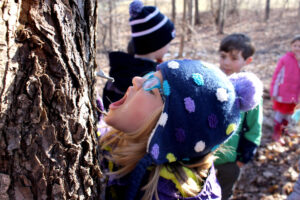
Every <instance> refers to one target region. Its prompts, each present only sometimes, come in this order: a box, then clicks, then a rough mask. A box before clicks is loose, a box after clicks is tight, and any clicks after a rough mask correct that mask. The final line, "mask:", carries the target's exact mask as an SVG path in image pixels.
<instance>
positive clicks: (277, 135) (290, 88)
mask: <svg viewBox="0 0 300 200" xmlns="http://www.w3.org/2000/svg"><path fill="white" fill-rule="evenodd" d="M299 94H300V35H297V36H295V37H294V38H293V39H292V41H291V51H290V52H287V53H286V54H285V55H284V56H283V57H282V58H280V60H279V61H278V64H277V67H276V69H275V71H274V74H273V78H272V82H271V86H270V95H271V97H272V99H273V109H274V111H275V116H274V132H273V135H272V139H273V140H275V141H279V142H280V143H281V144H284V140H282V138H281V135H282V132H283V131H284V128H285V127H286V126H287V125H288V119H289V117H290V115H291V114H293V111H294V108H295V106H296V104H297V103H298V102H299Z"/></svg>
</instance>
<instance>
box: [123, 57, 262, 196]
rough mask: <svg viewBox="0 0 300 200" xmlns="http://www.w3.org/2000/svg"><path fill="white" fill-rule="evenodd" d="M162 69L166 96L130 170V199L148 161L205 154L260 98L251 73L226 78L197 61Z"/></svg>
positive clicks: (188, 159) (165, 65) (164, 65)
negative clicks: (143, 151) (142, 151)
mask: <svg viewBox="0 0 300 200" xmlns="http://www.w3.org/2000/svg"><path fill="white" fill-rule="evenodd" d="M158 70H160V71H161V73H162V75H163V93H164V95H165V97H166V100H165V104H164V108H163V111H162V114H161V116H160V119H159V120H158V123H157V124H156V127H155V128H154V130H153V132H152V134H151V136H150V138H149V140H148V147H147V154H146V155H145V156H144V157H143V158H142V159H141V160H140V162H139V163H138V164H137V167H136V168H135V170H134V171H133V172H132V174H131V184H132V185H131V186H130V187H129V191H128V199H133V198H134V196H135V193H136V191H137V190H138V188H139V185H140V182H139V181H140V180H141V179H142V177H143V175H144V173H145V170H146V169H147V166H150V165H151V164H156V165H159V164H164V163H170V162H175V161H183V162H192V161H193V160H199V159H201V158H202V157H204V156H205V155H207V154H208V153H210V152H212V151H214V150H215V149H216V148H217V147H218V146H219V145H220V144H221V143H223V142H224V141H225V140H227V139H228V138H229V137H230V136H231V135H232V134H233V133H234V132H235V131H236V130H237V127H238V126H239V121H240V111H247V110H250V109H252V108H254V107H255V106H257V105H258V103H259V101H260V99H261V97H262V91H263V90H262V88H263V87H262V83H261V81H260V80H259V79H258V78H257V77H256V76H255V75H254V74H253V73H249V72H248V73H246V72H244V73H238V74H233V75H232V76H230V77H229V78H228V77H227V76H226V75H225V74H224V73H223V72H222V71H221V70H219V69H218V68H216V67H212V66H208V65H205V64H203V63H202V62H201V61H195V60H173V61H169V62H165V63H162V64H160V65H159V66H158Z"/></svg>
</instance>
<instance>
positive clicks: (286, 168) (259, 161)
mask: <svg viewBox="0 0 300 200" xmlns="http://www.w3.org/2000/svg"><path fill="white" fill-rule="evenodd" d="M270 16H271V17H270V19H269V20H268V22H267V23H266V22H264V20H263V18H264V13H263V12H261V13H260V12H255V11H240V13H239V15H231V16H230V17H228V18H227V19H226V20H227V21H226V24H225V28H224V34H222V35H218V34H217V33H216V28H215V26H214V23H213V20H212V19H213V18H212V16H211V14H209V13H207V14H202V15H201V20H202V24H201V25H200V26H198V27H193V28H190V30H191V34H190V35H189V36H187V37H186V38H185V44H184V56H183V58H189V59H200V60H204V61H207V62H211V63H214V64H216V65H218V59H219V54H218V47H219V43H220V41H221V39H222V38H223V37H225V36H226V35H228V34H231V33H238V32H240V33H245V34H247V35H248V36H250V37H251V39H252V40H253V42H254V44H255V47H256V53H255V55H254V60H253V62H252V63H251V64H250V65H249V66H246V67H245V70H246V71H252V72H254V73H256V74H257V75H258V77H259V78H260V79H261V80H262V81H263V83H264V121H263V136H262V140H261V145H260V147H259V148H258V151H257V153H256V156H255V158H254V159H253V161H251V162H250V163H248V164H246V165H245V166H244V167H243V169H242V174H241V177H240V180H239V181H238V182H237V184H236V188H235V191H234V195H233V197H232V199H242V200H243V199H245V200H258V199H260V200H283V199H286V197H287V195H288V194H289V193H290V192H291V191H292V188H293V184H294V182H295V181H296V180H297V178H298V175H299V169H298V168H297V162H298V160H299V159H300V131H297V129H299V130H300V128H299V127H300V125H299V127H296V126H290V132H293V133H297V134H295V135H294V136H284V140H285V141H286V145H284V146H282V145H280V144H279V143H277V142H273V141H272V139H271V134H272V121H273V120H272V114H273V113H272V109H271V106H272V103H271V101H270V96H269V84H270V81H271V78H272V74H273V71H274V69H275V67H276V62H277V61H278V59H279V58H280V57H281V56H282V55H283V54H284V53H285V52H286V51H288V50H289V47H290V45H289V42H290V40H291V38H292V37H293V36H294V35H296V34H300V23H299V21H300V20H299V17H298V19H297V13H296V11H295V10H273V11H272V12H271V15H270ZM178 21H179V20H178ZM123 26H124V27H125V26H128V24H124V25H123ZM176 27H178V28H176V31H177V37H176V38H175V39H174V40H173V41H172V43H171V48H170V51H169V53H168V54H167V55H166V56H165V58H164V60H169V59H175V58H177V57H178V52H179V46H180V45H179V43H180V35H181V34H180V31H181V30H180V25H179V24H177V23H176ZM120 29H122V27H120ZM124 29H127V30H128V28H124ZM128 35H130V33H129V32H128V33H127V36H128ZM127 38H128V37H127ZM127 41H128V40H127ZM127 41H122V44H120V46H118V45H117V48H116V49H113V50H123V51H125V50H126V44H127ZM97 63H98V64H99V66H100V68H102V69H103V70H104V71H105V72H106V73H107V72H108V69H109V68H108V61H107V53H105V51H104V50H101V49H99V48H98V54H97ZM97 83H98V86H97V87H98V90H99V93H100V94H101V93H102V88H103V84H104V82H103V80H100V79H99V80H98V82H97Z"/></svg>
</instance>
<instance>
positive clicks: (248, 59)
mask: <svg viewBox="0 0 300 200" xmlns="http://www.w3.org/2000/svg"><path fill="white" fill-rule="evenodd" d="M252 60H253V57H252V56H251V57H249V58H247V59H246V64H247V65H249V64H250V63H251V62H252Z"/></svg>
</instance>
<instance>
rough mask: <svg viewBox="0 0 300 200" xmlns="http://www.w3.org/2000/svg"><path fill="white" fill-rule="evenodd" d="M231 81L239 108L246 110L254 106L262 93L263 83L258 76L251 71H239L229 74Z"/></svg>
mask: <svg viewBox="0 0 300 200" xmlns="http://www.w3.org/2000/svg"><path fill="white" fill-rule="evenodd" d="M229 79H230V81H231V82H232V84H233V86H234V88H235V91H236V94H237V99H236V103H237V104H238V106H239V108H240V110H242V111H248V110H251V109H253V108H254V107H256V106H257V105H258V103H259V101H260V100H261V97H262V94H263V84H262V82H261V81H260V80H259V78H258V77H257V76H256V75H255V74H253V73H251V72H240V73H236V74H232V75H231V76H229Z"/></svg>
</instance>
